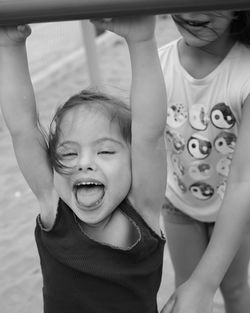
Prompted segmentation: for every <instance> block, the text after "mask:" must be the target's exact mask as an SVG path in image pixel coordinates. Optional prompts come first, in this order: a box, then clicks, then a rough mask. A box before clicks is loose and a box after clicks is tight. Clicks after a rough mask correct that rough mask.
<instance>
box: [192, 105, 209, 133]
mask: <svg viewBox="0 0 250 313" xmlns="http://www.w3.org/2000/svg"><path fill="white" fill-rule="evenodd" d="M189 121H190V124H191V126H192V127H193V128H194V129H197V130H205V129H207V126H208V123H209V116H208V112H207V107H206V106H205V105H203V104H194V105H192V107H191V108H190V110H189Z"/></svg>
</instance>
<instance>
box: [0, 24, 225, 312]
mask: <svg viewBox="0 0 250 313" xmlns="http://www.w3.org/2000/svg"><path fill="white" fill-rule="evenodd" d="M176 36H177V33H176V30H175V28H174V27H173V26H172V24H171V23H170V22H169V20H168V19H164V20H163V19H161V21H160V22H159V23H158V25H157V40H158V43H159V45H161V44H163V43H164V42H167V41H169V40H171V39H173V38H175V37H176ZM100 41H102V40H101V39H100ZM28 49H29V60H30V71H31V74H32V80H33V82H34V86H35V91H36V98H37V104H38V108H39V112H40V117H41V120H42V122H43V123H44V124H45V125H48V121H49V120H50V118H51V115H52V113H53V111H54V109H55V107H56V106H57V105H58V104H60V103H62V102H64V101H65V99H66V98H67V97H69V96H70V95H71V94H73V93H75V92H77V91H79V90H80V89H82V88H85V87H87V86H88V85H89V84H90V81H89V77H88V72H87V64H86V61H85V60H86V58H85V57H84V49H83V47H82V33H81V28H80V26H79V24H77V23H76V22H67V23H51V24H39V25H35V26H34V27H33V36H32V38H31V39H30V40H29V42H28ZM97 53H98V57H99V64H100V71H101V77H102V81H103V82H104V84H103V88H104V89H108V90H109V91H111V92H113V93H114V94H116V93H117V94H122V97H124V98H125V99H126V98H127V97H128V88H129V81H130V66H129V60H128V53H127V50H126V48H125V47H124V41H123V40H121V39H120V38H118V37H116V36H113V37H112V36H111V37H108V40H106V41H102V43H101V44H100V45H99V46H98V51H97ZM1 128H2V131H1V132H0V138H1V143H0V146H1V151H4V154H2V155H0V163H1V164H4V166H3V167H2V168H0V174H1V175H0V186H1V190H2V192H3V193H2V195H1V198H0V205H1V207H2V208H3V210H2V212H1V213H0V214H1V216H0V217H1V219H2V220H1V226H3V227H2V230H3V233H2V234H3V236H2V238H5V239H4V240H5V241H6V242H4V243H3V241H2V242H1V241H0V248H3V247H6V246H8V248H9V247H10V248H9V250H8V252H7V253H5V256H6V258H8V260H9V259H11V261H12V262H13V266H12V267H10V266H8V267H6V269H7V270H9V271H11V273H9V275H8V273H7V274H6V273H5V274H3V275H5V276H2V277H3V278H4V279H5V280H4V282H5V285H3V286H6V287H4V288H3V287H2V289H0V296H1V297H2V299H1V301H0V302H1V303H3V302H5V304H6V306H5V308H6V309H5V310H4V311H3V312H5V313H10V312H14V311H15V312H17V313H31V312H32V313H40V312H41V298H40V296H36V295H34V294H32V290H33V288H34V289H36V288H38V289H39V288H40V284H41V279H40V272H39V264H38V263H35V265H34V262H37V261H38V260H37V256H36V248H35V244H34V241H33V239H29V240H28V241H27V242H28V243H29V245H27V246H25V247H23V241H20V243H19V241H18V240H19V238H21V236H23V237H22V238H24V237H25V238H26V237H27V236H30V237H31V235H32V233H33V227H34V220H33V219H34V217H35V215H36V213H37V212H34V213H33V210H34V209H33V208H34V207H36V202H35V199H34V197H33V196H32V194H31V193H30V191H29V189H28V187H27V185H26V183H25V182H24V180H23V178H22V177H21V175H20V173H19V172H18V169H17V165H16V163H15V159H14V157H13V151H12V148H11V144H10V138H9V136H8V134H7V132H6V130H5V128H4V126H3V124H2V125H1ZM19 207H25V208H26V217H25V219H24V216H23V213H22V211H21V210H17V208H19ZM27 217H28V218H29V219H32V221H29V222H28V223H26V221H27V220H26V219H27ZM7 219H8V222H7ZM3 221H6V222H3ZM22 223H23V226H21V230H20V231H19V232H18V233H17V234H16V235H15V236H14V235H13V234H12V230H13V228H16V227H19V225H20V224H22ZM25 223H26V224H25ZM13 238H14V241H15V243H16V246H15V247H14V248H13V245H12V242H13ZM17 243H18V244H17ZM11 246H12V248H11ZM30 249H31V250H32V253H31V254H32V258H33V259H32V261H31V263H30V264H27V265H26V266H25V265H23V267H22V268H21V269H20V268H19V269H18V266H16V265H15V263H14V260H15V258H16V255H17V253H20V251H21V253H23V254H24V255H25V252H27V251H28V250H29V251H30ZM0 254H1V253H0ZM0 261H4V259H0ZM18 264H20V263H18ZM13 271H14V279H13V282H12V278H13ZM15 271H16V272H15ZM15 273H16V274H15ZM0 274H1V273H0ZM22 275H23V276H22ZM20 277H21V278H20ZM22 277H23V278H22ZM27 277H28V278H27ZM34 277H36V280H34ZM18 279H19V280H20V284H19V285H18ZM33 280H34V281H35V283H33V282H32V281H33ZM173 281H174V274H173V268H172V265H171V262H170V258H169V254H168V250H167V248H166V251H165V263H164V274H163V282H162V287H161V290H160V293H159V306H160V307H161V306H162V305H163V303H164V301H165V299H166V298H168V296H169V295H170V294H171V293H172V291H173V288H174V287H173ZM13 286H14V287H13ZM25 287H26V289H25ZM0 288H1V287H0ZM8 288H9V289H8ZM24 290H25V292H24ZM22 292H23V293H22ZM20 293H21V294H22V297H20ZM23 294H24V296H23ZM20 298H22V299H21V300H22V305H20V302H18V301H21V300H20ZM25 301H26V302H25ZM7 308H8V310H7ZM31 308H33V309H31ZM1 312H2V310H1ZM223 312H224V311H223V305H222V301H221V298H220V296H219V295H218V296H217V297H216V302H215V313H223Z"/></svg>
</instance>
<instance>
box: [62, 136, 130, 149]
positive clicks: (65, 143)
mask: <svg viewBox="0 0 250 313" xmlns="http://www.w3.org/2000/svg"><path fill="white" fill-rule="evenodd" d="M106 141H110V142H112V143H115V144H118V145H120V146H121V147H123V146H124V145H123V143H122V142H121V141H119V140H116V139H114V138H110V137H101V138H98V139H97V140H95V141H94V143H95V144H99V143H103V142H106ZM72 144H75V142H74V141H70V140H66V141H63V142H62V143H60V144H59V145H58V148H60V147H63V146H65V145H72Z"/></svg>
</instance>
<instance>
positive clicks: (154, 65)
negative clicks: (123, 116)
mask: <svg viewBox="0 0 250 313" xmlns="http://www.w3.org/2000/svg"><path fill="white" fill-rule="evenodd" d="M101 24H102V25H103V26H104V27H105V28H106V29H108V30H111V31H113V32H115V33H117V34H119V35H121V36H123V37H124V38H125V39H126V41H127V44H128V48H129V52H130V59H131V67H132V85H131V97H130V99H131V109H132V146H131V149H132V151H131V152H132V153H131V154H132V188H131V193H130V197H129V198H130V200H131V202H132V203H133V205H134V206H135V208H136V209H137V210H139V211H140V213H141V214H142V215H143V217H144V218H145V219H146V220H147V222H148V223H149V224H150V225H151V227H153V228H154V229H157V230H159V214H160V210H161V206H162V202H163V199H164V193H165V184H166V156H165V146H164V139H163V138H164V129H165V124H166V112H167V103H166V88H165V84H164V79H163V74H162V70H161V66H160V61H159V58H158V51H157V45H156V41H155V36H154V29H155V17H153V16H146V17H140V16H137V17H131V18H123V19H112V20H111V22H110V21H108V22H105V20H104V21H102V23H101ZM156 213H157V214H156Z"/></svg>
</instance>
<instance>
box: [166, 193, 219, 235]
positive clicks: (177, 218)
mask: <svg viewBox="0 0 250 313" xmlns="http://www.w3.org/2000/svg"><path fill="white" fill-rule="evenodd" d="M162 215H163V217H164V220H165V221H167V222H168V223H172V224H199V225H203V226H205V228H206V230H207V233H208V234H209V237H210V236H211V233H212V231H213V228H214V222H201V221H198V220H196V219H194V218H192V217H191V216H189V215H187V214H185V213H183V212H182V211H180V210H179V209H178V208H176V207H175V206H174V205H173V204H172V203H171V202H170V201H169V200H168V199H167V198H166V199H165V202H164V204H163V207H162Z"/></svg>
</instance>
